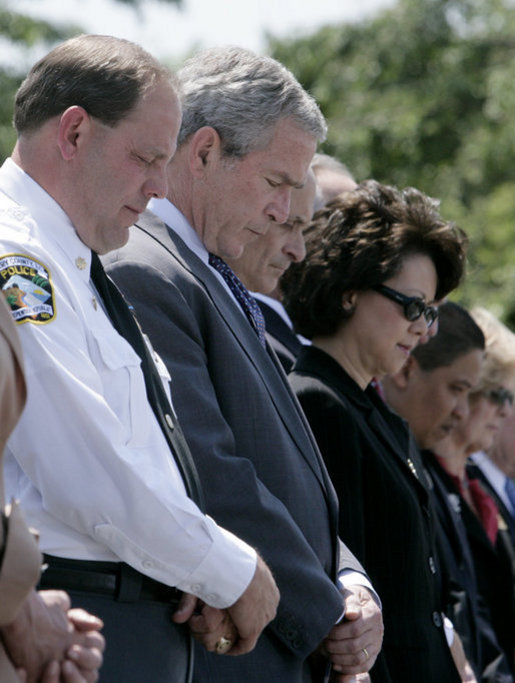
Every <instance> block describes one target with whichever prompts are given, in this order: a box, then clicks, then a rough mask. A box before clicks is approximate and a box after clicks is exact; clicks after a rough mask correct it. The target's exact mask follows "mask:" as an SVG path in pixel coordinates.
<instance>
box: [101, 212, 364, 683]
mask: <svg viewBox="0 0 515 683" xmlns="http://www.w3.org/2000/svg"><path fill="white" fill-rule="evenodd" d="M108 262H109V264H110V265H109V266H108V270H109V272H110V274H111V276H112V277H113V278H114V279H115V280H116V282H117V283H118V285H119V286H120V287H121V289H122V291H123V292H124V293H125V295H126V297H127V298H128V300H129V302H130V303H132V304H133V305H134V307H135V309H136V312H137V315H138V319H139V320H140V323H141V325H142V327H143V329H144V330H145V332H146V333H147V334H148V335H149V337H150V339H151V341H152V344H153V346H154V348H155V350H156V351H157V352H158V353H159V354H160V356H161V357H162V359H163V360H164V361H165V363H166V365H167V367H168V369H169V371H170V374H171V376H172V398H173V402H174V406H175V409H176V411H177V413H178V417H179V420H180V423H181V425H182V428H183V430H184V433H185V435H186V438H187V440H188V442H189V445H190V448H191V452H192V454H193V457H194V459H195V462H196V465H197V468H198V471H199V475H200V478H201V481H202V484H203V488H204V493H205V498H206V511H207V513H208V514H210V515H211V516H212V517H213V518H214V519H216V521H217V522H218V523H219V524H221V525H222V526H224V527H226V528H228V529H230V530H231V531H233V532H234V533H235V534H236V535H238V536H240V537H241V538H243V539H244V540H245V541H247V542H248V543H250V544H251V545H253V546H254V547H255V548H256V549H257V550H258V551H259V552H260V553H261V554H262V556H263V557H264V559H265V561H266V562H267V563H268V564H269V565H270V567H271V569H272V571H273V573H274V576H275V579H276V581H277V584H278V586H279V589H280V591H281V601H280V605H279V609H278V615H277V617H276V619H275V620H274V622H273V623H272V625H271V626H270V627H269V628H268V629H267V630H266V632H265V633H264V634H263V635H262V636H261V638H260V640H259V643H258V645H257V647H256V649H255V650H254V651H253V652H252V653H250V654H248V655H244V656H241V657H220V656H217V655H209V654H206V653H205V651H204V650H203V649H201V648H199V649H198V655H197V658H196V662H195V667H196V679H197V680H199V681H202V683H209V682H210V681H220V682H222V681H223V682H224V683H228V682H229V681H231V682H232V681H234V682H236V681H242V682H243V681H244V682H245V683H251V682H253V681H255V682H256V683H258V682H259V683H261V682H262V681H281V683H288V682H290V681H291V682H292V683H293V682H294V681H295V682H296V683H298V682H299V681H305V680H311V678H310V674H309V671H308V666H307V664H306V662H305V660H306V658H307V656H308V655H309V654H310V653H311V652H312V651H313V650H314V649H315V648H316V647H317V646H318V644H319V643H320V642H321V641H322V639H323V638H324V636H325V635H326V634H327V632H328V631H329V630H330V628H331V627H332V625H333V624H334V623H335V622H336V621H337V620H338V618H339V616H340V614H341V606H342V600H341V595H340V593H339V591H338V589H337V588H336V586H335V584H334V576H335V571H336V568H337V567H336V564H337V555H338V552H337V549H338V540H337V516H338V513H337V498H336V495H335V492H334V489H333V487H332V485H331V483H330V480H329V477H328V476H327V472H326V470H325V467H324V464H323V461H322V459H321V457H320V454H319V452H318V451H317V448H316V444H315V442H314V440H313V437H312V435H311V432H310V430H309V427H308V425H307V423H306V421H305V418H304V416H303V414H302V411H301V410H300V407H299V406H298V403H297V401H296V399H295V397H294V396H293V394H292V392H291V390H290V388H289V386H288V383H287V381H286V378H285V376H284V373H283V372H282V370H281V368H280V367H279V366H278V364H277V360H276V359H275V357H274V355H273V353H272V354H270V353H267V352H266V351H265V350H264V349H263V347H262V346H261V344H260V343H259V340H258V338H257V335H256V334H255V332H254V329H253V328H252V327H251V326H250V325H249V323H248V321H247V319H246V318H245V317H244V316H243V315H242V313H241V311H240V310H239V309H238V307H237V304H236V303H235V301H234V300H233V299H232V297H231V296H230V295H229V294H228V293H227V291H226V289H225V287H224V286H223V285H222V284H221V283H220V281H219V280H218V278H217V276H216V274H215V273H214V271H212V269H211V268H210V267H209V266H207V265H205V264H204V263H203V262H202V261H201V260H200V259H199V258H198V257H197V256H196V255H195V254H194V253H193V252H192V251H191V250H190V249H189V248H188V247H187V246H186V245H185V244H184V242H183V241H182V240H181V239H180V238H179V237H178V236H177V235H176V234H175V233H174V232H173V231H172V230H169V229H168V228H167V226H166V225H164V224H163V223H162V222H161V221H160V220H158V219H157V218H156V217H155V216H154V215H153V214H150V213H147V214H145V216H144V217H142V219H141V221H140V223H139V225H138V227H136V228H135V229H134V231H133V234H132V236H131V239H130V240H129V244H128V245H127V247H125V248H124V249H122V250H121V251H120V252H117V253H115V254H113V255H111V257H110V258H108ZM342 559H343V562H342V564H343V565H344V566H347V567H349V568H352V569H358V570H359V569H360V564H359V563H358V562H357V560H356V558H355V557H354V556H353V555H352V554H351V553H350V552H349V551H348V550H346V549H345V555H344V557H343V558H342Z"/></svg>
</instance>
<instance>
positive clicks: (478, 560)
mask: <svg viewBox="0 0 515 683" xmlns="http://www.w3.org/2000/svg"><path fill="white" fill-rule="evenodd" d="M439 473H440V478H441V481H442V482H443V483H444V485H445V487H446V489H447V491H448V493H450V494H452V495H454V496H455V497H458V499H459V502H460V510H461V517H462V519H463V523H464V525H465V529H466V530H467V537H468V541H469V544H470V548H471V551H472V557H473V560H474V568H475V571H476V577H477V583H478V588H479V592H480V594H481V595H482V597H483V599H484V601H485V603H486V605H487V607H488V609H489V611H490V615H491V621H492V625H493V627H494V629H495V633H496V636H497V639H498V641H499V644H500V646H501V647H502V649H503V650H504V652H505V654H506V658H507V660H508V661H509V662H510V663H511V664H513V654H514V648H515V601H514V573H513V546H512V545H511V539H510V538H509V534H508V533H507V532H506V531H503V530H502V529H500V530H499V533H498V536H497V542H496V544H495V546H494V545H492V543H491V542H490V539H489V538H488V536H487V535H486V532H485V530H484V528H483V525H482V524H481V522H480V521H479V519H478V518H477V517H476V515H475V513H474V512H473V511H472V510H471V509H470V507H469V505H468V504H467V502H466V501H465V500H464V499H463V498H462V497H461V495H460V493H459V491H458V489H457V487H456V485H455V484H454V481H453V480H452V479H451V477H450V476H449V475H448V474H447V472H446V471H445V470H444V469H443V468H441V467H440V468H439Z"/></svg>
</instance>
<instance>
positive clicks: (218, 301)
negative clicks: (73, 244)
mask: <svg viewBox="0 0 515 683" xmlns="http://www.w3.org/2000/svg"><path fill="white" fill-rule="evenodd" d="M135 227H136V228H138V229H140V230H143V231H144V232H145V233H146V234H148V235H149V236H150V237H152V238H153V239H154V240H156V242H158V243H159V244H161V246H162V247H163V248H165V249H166V250H167V251H168V252H169V253H170V254H171V256H173V257H174V258H175V259H176V260H177V261H178V262H179V263H180V264H181V266H182V267H183V268H185V269H186V270H187V271H188V272H189V273H191V274H192V275H193V276H194V277H195V278H196V279H197V280H198V281H199V282H200V283H201V284H202V285H203V287H204V289H205V290H206V292H207V293H208V295H209V297H210V299H211V301H212V302H213V305H214V306H215V308H216V309H217V311H218V312H219V314H220V316H221V318H222V319H223V320H224V322H225V323H226V325H227V327H228V328H229V331H230V333H231V334H232V336H233V337H234V340H235V342H236V343H237V344H238V345H239V347H240V348H241V351H242V353H244V354H245V355H246V356H247V358H248V360H249V362H250V363H251V364H252V365H253V366H254V368H255V370H256V372H257V373H258V374H259V376H260V377H261V379H262V382H263V385H264V387H265V389H266V391H267V393H268V395H269V397H270V400H271V401H272V403H273V404H274V406H275V408H276V410H277V414H278V416H279V417H280V419H281V421H282V423H283V425H284V427H285V429H286V430H287V431H288V433H289V434H290V437H291V438H292V440H293V441H294V443H295V444H296V446H297V448H298V450H299V451H300V453H301V454H302V456H303V457H304V459H305V460H306V461H307V463H308V464H309V466H310V468H311V469H312V470H313V472H314V474H315V475H316V477H317V479H318V480H319V482H320V483H321V484H322V487H323V489H324V491H325V492H326V496H327V495H328V487H329V486H331V485H330V483H329V482H328V480H327V478H326V476H325V469H324V468H323V467H322V466H321V456H319V454H318V448H317V446H316V444H315V442H314V439H313V436H312V434H311V430H310V428H309V426H308V424H307V422H306V419H305V417H304V414H303V412H302V409H301V408H300V406H299V404H298V402H297V399H296V397H295V396H294V395H293V392H291V391H290V389H289V386H288V383H287V380H286V377H285V375H284V371H283V370H282V367H281V365H280V363H279V361H278V360H277V357H276V355H275V353H274V351H273V350H272V349H271V348H270V346H269V345H268V344H267V351H268V353H267V354H263V347H262V346H261V344H260V342H259V339H258V336H257V335H256V333H255V332H254V330H253V329H252V327H251V325H250V324H249V322H248V320H247V319H246V318H245V316H244V315H243V314H242V312H241V311H240V309H239V307H238V304H237V302H236V301H234V300H233V298H232V296H231V295H230V294H229V293H228V292H227V291H226V289H225V287H224V286H223V285H222V283H221V282H220V281H219V279H218V277H217V276H216V275H215V273H214V272H212V271H211V268H209V266H207V265H206V264H205V263H204V262H203V261H202V260H201V259H200V258H198V256H197V255H196V254H194V253H193V252H192V251H191V249H190V248H189V247H188V246H187V245H186V244H185V243H184V241H183V240H182V239H181V238H180V237H179V236H178V235H177V234H176V233H174V232H173V229H171V228H169V227H168V226H166V225H165V224H164V223H163V222H162V221H161V220H160V219H159V218H157V216H154V215H153V214H151V213H150V212H146V213H145V214H144V216H142V218H141V219H140V220H139V221H138V223H137V224H136V226H135ZM299 420H300V422H301V423H302V425H303V427H304V429H298V426H299ZM331 490H332V486H331ZM330 498H331V496H328V500H330Z"/></svg>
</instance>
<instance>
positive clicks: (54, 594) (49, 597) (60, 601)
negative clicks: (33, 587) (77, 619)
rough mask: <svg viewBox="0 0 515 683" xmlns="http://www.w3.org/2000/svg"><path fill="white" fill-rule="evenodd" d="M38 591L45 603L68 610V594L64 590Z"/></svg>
mask: <svg viewBox="0 0 515 683" xmlns="http://www.w3.org/2000/svg"><path fill="white" fill-rule="evenodd" d="M38 593H39V595H40V597H41V598H43V600H44V601H45V602H46V603H47V604H54V605H58V606H59V607H60V608H61V609H62V610H63V611H64V612H68V610H69V609H70V607H71V602H70V596H69V595H68V593H65V592H64V591H56V590H44V591H38Z"/></svg>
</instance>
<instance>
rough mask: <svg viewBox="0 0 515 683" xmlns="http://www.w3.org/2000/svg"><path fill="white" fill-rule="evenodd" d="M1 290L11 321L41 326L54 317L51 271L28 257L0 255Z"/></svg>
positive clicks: (23, 255) (22, 255)
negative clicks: (10, 314)
mask: <svg viewBox="0 0 515 683" xmlns="http://www.w3.org/2000/svg"><path fill="white" fill-rule="evenodd" d="M0 287H1V288H2V294H3V296H4V298H5V300H6V301H7V305H8V306H9V308H10V309H11V313H12V316H13V319H14V322H16V323H25V322H30V323H35V324H36V325H44V324H45V323H49V322H51V321H52V320H53V319H54V318H55V298H54V288H53V285H52V279H51V277H50V272H49V270H48V268H46V267H45V266H44V265H43V264H42V263H40V262H39V261H36V259H34V258H32V257H31V256H26V255H25V254H5V255H4V256H0Z"/></svg>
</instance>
